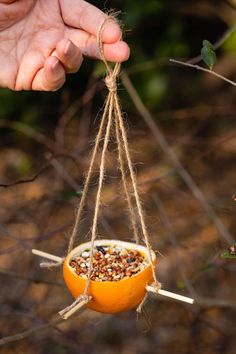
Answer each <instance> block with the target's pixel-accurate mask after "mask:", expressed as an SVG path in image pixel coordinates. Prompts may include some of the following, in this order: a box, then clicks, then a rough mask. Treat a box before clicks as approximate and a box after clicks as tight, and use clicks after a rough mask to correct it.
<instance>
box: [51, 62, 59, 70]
mask: <svg viewBox="0 0 236 354" xmlns="http://www.w3.org/2000/svg"><path fill="white" fill-rule="evenodd" d="M59 66H60V63H59V60H57V61H56V62H55V63H54V64H53V65H52V70H53V71H57V70H58V69H59Z"/></svg>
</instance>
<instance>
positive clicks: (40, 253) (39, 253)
mask: <svg viewBox="0 0 236 354" xmlns="http://www.w3.org/2000/svg"><path fill="white" fill-rule="evenodd" d="M32 253H33V254H35V255H36V256H39V257H43V258H47V259H50V260H51V261H55V262H62V261H63V258H61V257H58V256H54V254H51V253H47V252H43V251H40V250H36V249H34V248H33V249H32Z"/></svg>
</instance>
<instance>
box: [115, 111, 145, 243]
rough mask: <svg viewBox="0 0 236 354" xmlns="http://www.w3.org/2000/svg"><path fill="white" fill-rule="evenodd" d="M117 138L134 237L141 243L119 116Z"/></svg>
mask: <svg viewBox="0 0 236 354" xmlns="http://www.w3.org/2000/svg"><path fill="white" fill-rule="evenodd" d="M116 140H117V146H118V159H119V166H120V170H121V176H122V181H123V186H124V191H125V195H126V200H127V203H128V207H129V211H130V220H131V224H132V229H133V232H134V238H135V241H136V243H139V233H138V227H137V221H136V215H135V210H134V207H133V203H132V197H131V195H130V193H129V190H128V185H127V179H126V176H125V163H124V159H123V149H122V144H121V137H120V129H119V121H118V119H117V118H116Z"/></svg>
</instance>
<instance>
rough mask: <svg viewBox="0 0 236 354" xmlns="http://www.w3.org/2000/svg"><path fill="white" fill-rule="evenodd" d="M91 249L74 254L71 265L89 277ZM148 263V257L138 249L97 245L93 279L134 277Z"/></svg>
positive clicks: (80, 274) (85, 276) (112, 279)
mask: <svg viewBox="0 0 236 354" xmlns="http://www.w3.org/2000/svg"><path fill="white" fill-rule="evenodd" d="M89 257H90V251H89V250H85V251H83V252H82V253H81V254H80V255H76V256H74V257H73V258H72V259H71V261H70V266H71V267H72V268H73V270H74V272H75V273H76V274H77V275H79V276H80V277H82V278H85V279H87V275H88V268H89ZM147 265H148V260H147V258H146V257H145V256H144V255H143V254H142V253H140V252H139V251H136V250H129V249H126V248H124V247H120V246H97V247H96V248H95V250H94V255H93V270H92V273H91V280H93V281H119V280H121V279H125V278H129V277H132V276H133V275H135V274H137V273H138V272H140V271H141V270H143V269H144V268H146V267H147Z"/></svg>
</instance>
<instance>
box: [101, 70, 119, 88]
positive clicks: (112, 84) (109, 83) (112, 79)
mask: <svg viewBox="0 0 236 354" xmlns="http://www.w3.org/2000/svg"><path fill="white" fill-rule="evenodd" d="M104 81H105V84H106V87H107V88H108V90H109V91H110V92H116V91H117V83H116V75H114V74H113V73H111V74H109V75H107V76H106V78H105V80H104Z"/></svg>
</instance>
